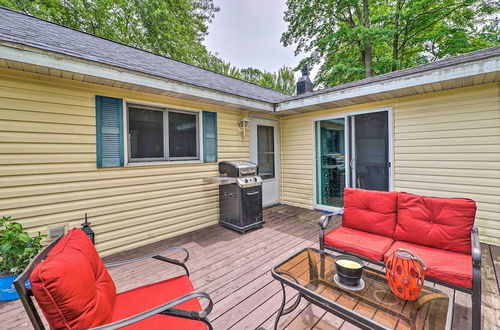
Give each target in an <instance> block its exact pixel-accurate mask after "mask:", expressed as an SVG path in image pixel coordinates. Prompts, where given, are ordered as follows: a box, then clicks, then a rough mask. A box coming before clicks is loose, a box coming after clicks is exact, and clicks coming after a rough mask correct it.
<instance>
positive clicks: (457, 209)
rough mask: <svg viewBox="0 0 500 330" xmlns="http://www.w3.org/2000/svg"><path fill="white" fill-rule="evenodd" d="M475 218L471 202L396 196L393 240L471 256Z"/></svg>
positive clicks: (456, 199) (416, 196)
mask: <svg viewBox="0 0 500 330" xmlns="http://www.w3.org/2000/svg"><path fill="white" fill-rule="evenodd" d="M475 215H476V203H474V201H473V200H470V199H465V198H439V197H425V196H418V195H413V194H407V193H399V196H398V223H397V226H396V230H395V232H394V239H395V240H397V241H405V242H410V243H417V244H421V245H426V246H430V247H434V248H438V249H443V250H448V251H454V252H459V253H467V254H470V253H471V236H470V235H471V230H472V226H473V225H474V217H475Z"/></svg>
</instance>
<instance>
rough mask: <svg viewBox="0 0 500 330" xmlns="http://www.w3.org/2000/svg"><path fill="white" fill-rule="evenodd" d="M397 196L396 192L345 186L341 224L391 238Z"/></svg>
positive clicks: (394, 225)
mask: <svg viewBox="0 0 500 330" xmlns="http://www.w3.org/2000/svg"><path fill="white" fill-rule="evenodd" d="M397 198H398V194H397V193H396V192H386V191H372V190H363V189H353V188H345V189H344V215H343V216H342V226H345V227H349V228H353V229H358V230H362V231H365V232H368V233H372V234H378V235H383V236H387V237H391V238H392V236H393V234H394V228H395V227H396V210H397Z"/></svg>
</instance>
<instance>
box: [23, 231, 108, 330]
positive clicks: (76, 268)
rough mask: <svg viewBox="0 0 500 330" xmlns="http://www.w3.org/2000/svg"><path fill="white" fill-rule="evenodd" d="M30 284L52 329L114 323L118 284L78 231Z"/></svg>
mask: <svg viewBox="0 0 500 330" xmlns="http://www.w3.org/2000/svg"><path fill="white" fill-rule="evenodd" d="M30 281H31V289H32V290H33V295H34V296H35V299H36V301H37V302H38V305H40V308H41V309H42V312H43V314H44V315H45V317H46V319H47V321H48V322H49V325H50V327H51V328H52V329H87V328H91V327H95V326H99V325H102V324H105V323H108V322H109V321H110V320H111V315H112V313H113V308H114V304H115V299H116V287H115V284H114V282H113V280H112V279H111V276H110V275H109V273H108V271H107V270H106V267H105V266H104V264H103V263H102V261H101V259H100V258H99V254H98V253H97V251H96V249H95V247H94V245H92V242H91V241H90V239H89V238H88V237H87V235H85V233H84V232H83V231H82V230H80V229H78V228H74V229H72V230H70V231H69V232H68V233H67V234H66V235H65V236H64V237H63V238H62V239H61V240H60V241H59V242H58V243H57V244H56V246H55V247H54V248H53V249H52V251H51V252H50V253H49V254H48V256H47V258H46V259H45V260H44V261H42V262H41V263H40V264H38V265H37V266H36V267H35V269H34V270H33V273H32V274H31V276H30Z"/></svg>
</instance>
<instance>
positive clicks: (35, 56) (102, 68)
mask: <svg viewBox="0 0 500 330" xmlns="http://www.w3.org/2000/svg"><path fill="white" fill-rule="evenodd" d="M27 48H28V47H22V49H21V48H19V47H9V46H6V45H5V44H4V45H0V59H5V60H11V61H16V62H22V63H27V64H32V65H40V66H44V67H48V68H53V69H59V70H63V71H68V72H73V73H78V74H83V75H87V76H92V77H97V78H102V79H108V80H114V81H120V82H124V83H129V84H134V85H139V86H145V87H152V88H157V89H160V90H165V91H168V92H174V93H179V94H186V95H191V96H195V97H201V98H205V99H210V100H215V101H219V102H224V103H228V104H235V105H239V106H243V107H245V108H252V109H257V110H260V111H265V112H274V106H273V104H272V103H269V102H265V101H258V100H252V99H249V98H245V97H239V96H235V95H231V94H226V93H223V92H217V91H214V90H210V89H206V88H202V87H197V86H193V85H188V84H185V83H179V82H174V81H171V80H167V79H162V78H158V77H154V76H150V75H147V74H143V73H134V72H131V71H128V70H126V69H119V68H115V67H112V66H108V65H105V64H94V63H92V62H90V61H84V60H77V59H73V58H71V57H70V56H67V55H60V54H55V53H47V52H43V53H41V52H39V51H36V50H35V49H27Z"/></svg>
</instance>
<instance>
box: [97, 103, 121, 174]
mask: <svg viewBox="0 0 500 330" xmlns="http://www.w3.org/2000/svg"><path fill="white" fill-rule="evenodd" d="M95 100H96V136H97V167H99V168H101V167H117V166H123V165H124V160H123V101H122V100H121V99H115V98H112V97H104V96H96V99H95Z"/></svg>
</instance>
